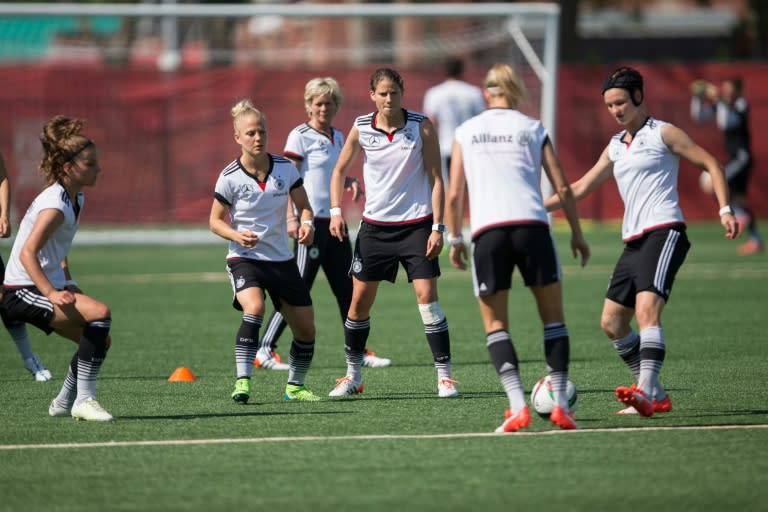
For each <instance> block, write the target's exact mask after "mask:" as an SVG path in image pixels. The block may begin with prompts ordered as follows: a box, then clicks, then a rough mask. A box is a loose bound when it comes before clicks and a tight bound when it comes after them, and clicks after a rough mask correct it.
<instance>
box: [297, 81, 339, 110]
mask: <svg viewBox="0 0 768 512" xmlns="http://www.w3.org/2000/svg"><path fill="white" fill-rule="evenodd" d="M326 94H327V95H329V96H330V97H331V99H332V100H333V102H334V103H335V104H336V108H337V109H338V108H340V107H341V102H342V101H344V95H342V94H341V87H339V82H337V81H336V79H334V78H331V77H330V76H326V77H324V78H320V77H318V78H313V79H312V80H310V81H309V82H307V85H306V86H305V87H304V106H305V107H306V109H307V113H309V107H310V105H312V100H313V99H315V98H317V97H318V96H325V95H326Z"/></svg>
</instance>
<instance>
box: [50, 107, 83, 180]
mask: <svg viewBox="0 0 768 512" xmlns="http://www.w3.org/2000/svg"><path fill="white" fill-rule="evenodd" d="M83 124H85V121H83V120H82V119H77V118H74V117H67V116H62V115H58V116H54V117H52V118H51V119H50V120H49V121H48V122H47V123H45V126H43V132H42V133H41V134H40V142H41V143H42V144H43V152H44V155H43V159H42V161H41V162H40V166H39V170H40V172H41V173H42V174H43V177H44V178H45V183H46V185H52V184H54V183H56V181H58V180H59V178H61V176H62V175H63V174H64V164H66V163H67V162H71V161H72V160H73V159H74V158H75V157H76V156H77V155H79V154H80V153H81V152H82V151H83V150H84V149H86V148H88V147H91V146H93V141H92V140H91V139H89V138H88V137H86V136H84V135H82V134H81V133H80V132H81V131H82V129H83Z"/></svg>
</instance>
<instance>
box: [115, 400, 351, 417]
mask: <svg viewBox="0 0 768 512" xmlns="http://www.w3.org/2000/svg"><path fill="white" fill-rule="evenodd" d="M252 405H254V406H256V405H259V404H252ZM246 407H247V406H246ZM301 414H303V415H313V416H314V415H318V414H322V415H325V414H353V413H352V412H350V411H286V412H266V411H262V412H256V411H254V412H216V413H198V414H166V415H149V416H123V415H120V416H118V417H116V419H118V420H164V421H165V420H197V419H207V418H241V417H247V416H254V417H266V416H296V415H301Z"/></svg>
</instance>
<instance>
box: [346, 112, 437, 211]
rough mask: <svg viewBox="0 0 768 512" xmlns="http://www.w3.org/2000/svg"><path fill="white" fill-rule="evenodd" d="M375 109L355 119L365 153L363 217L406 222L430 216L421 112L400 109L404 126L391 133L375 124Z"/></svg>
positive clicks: (429, 195)
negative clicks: (403, 118) (423, 156)
mask: <svg viewBox="0 0 768 512" xmlns="http://www.w3.org/2000/svg"><path fill="white" fill-rule="evenodd" d="M376 115H377V114H376V113H375V112H374V113H371V114H368V115H365V116H360V117H358V118H357V119H355V126H356V127H357V130H358V132H359V139H358V140H359V143H360V146H361V147H362V149H363V152H364V153H365V161H364V163H363V180H364V181H365V208H364V210H363V219H364V220H365V221H367V222H371V223H373V224H409V223H413V222H418V221H422V220H425V219H427V218H429V217H431V216H432V188H431V187H430V185H429V177H428V176H427V171H426V170H425V169H424V160H423V158H422V153H421V150H422V146H423V141H422V140H421V123H422V121H424V120H425V119H426V117H425V116H424V115H422V114H418V113H415V112H409V111H407V110H403V115H404V116H405V120H406V121H405V126H403V127H402V128H400V129H398V130H396V131H395V132H394V133H390V134H388V133H386V132H385V131H383V130H381V129H379V128H377V127H376Z"/></svg>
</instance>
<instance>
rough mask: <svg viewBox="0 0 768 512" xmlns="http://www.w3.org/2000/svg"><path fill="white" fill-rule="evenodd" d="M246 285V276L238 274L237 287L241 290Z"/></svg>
mask: <svg viewBox="0 0 768 512" xmlns="http://www.w3.org/2000/svg"><path fill="white" fill-rule="evenodd" d="M244 285H245V278H244V277H243V276H238V278H237V281H235V288H237V289H238V290H239V289H240V288H242V287H243V286H244Z"/></svg>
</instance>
